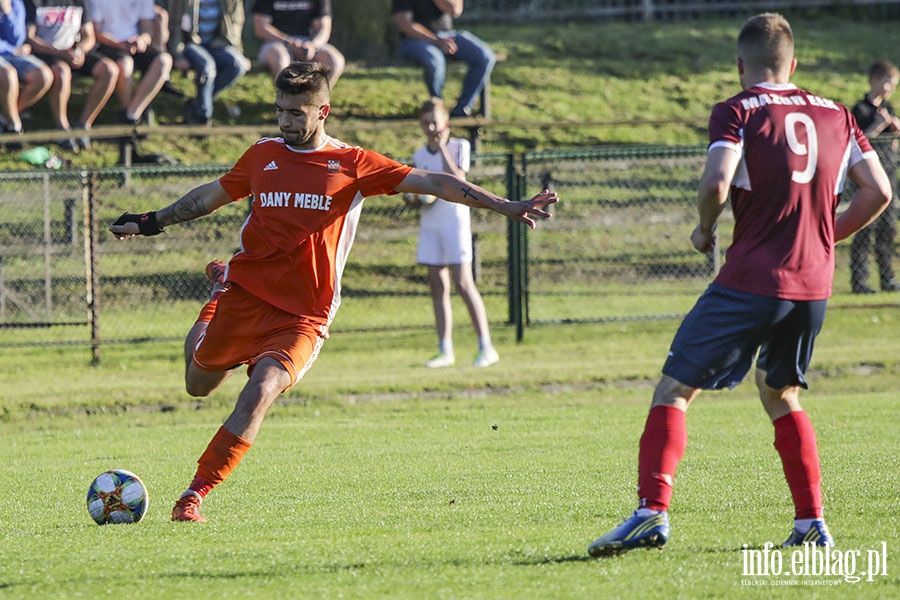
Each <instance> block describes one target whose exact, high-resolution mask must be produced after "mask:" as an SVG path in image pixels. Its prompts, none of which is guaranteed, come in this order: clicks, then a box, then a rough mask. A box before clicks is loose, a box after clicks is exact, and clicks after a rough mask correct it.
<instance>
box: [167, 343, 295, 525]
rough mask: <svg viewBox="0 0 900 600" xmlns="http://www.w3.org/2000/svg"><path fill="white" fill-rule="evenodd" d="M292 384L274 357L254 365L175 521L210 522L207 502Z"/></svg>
mask: <svg viewBox="0 0 900 600" xmlns="http://www.w3.org/2000/svg"><path fill="white" fill-rule="evenodd" d="M291 383H292V381H291V375H290V374H289V373H288V372H287V370H286V369H285V368H284V366H283V365H282V364H281V363H280V362H278V361H276V360H275V359H273V358H271V357H264V358H262V359H261V360H260V361H259V362H258V363H257V364H256V365H254V367H253V370H252V372H251V374H250V380H249V381H248V382H247V385H245V386H244V389H243V390H241V393H240V395H239V396H238V400H237V403H236V404H235V407H234V410H233V411H232V413H231V415H229V416H228V418H227V419H226V420H225V423H224V424H223V425H222V427H220V428H219V430H218V432H216V434H215V436H213V439H212V440H211V441H210V443H209V445H208V446H207V448H206V451H205V452H204V453H203V454H202V455H201V456H200V459H199V460H198V461H197V465H198V466H197V472H196V473H195V475H194V480H193V481H192V482H191V484H190V486H188V489H187V490H185V492H184V493H183V494H182V495H181V497H180V498H179V499H178V501H177V502H176V503H175V508H174V509H173V510H172V520H173V521H193V522H198V523H203V522H206V518H205V517H203V516H202V515H201V514H200V504H201V503H202V502H203V499H204V498H206V495H207V494H209V492H211V491H212V489H213V488H214V487H216V486H217V485H219V484H220V483H222V482H223V481H225V479H226V478H227V477H228V475H230V474H231V472H232V471H233V470H234V469H235V467H237V466H238V464H239V463H240V462H241V459H243V458H244V455H245V454H247V452H248V451H249V450H250V446H251V445H252V444H253V441H254V440H255V439H256V436H257V435H258V434H259V429H260V427H261V426H262V422H263V419H264V418H265V416H266V413H267V412H268V410H269V408H270V407H271V406H272V403H273V402H275V399H276V398H278V396H279V395H280V394H281V393H282V392H283V391H284V390H285V389H287V388H289V387H290V386H291Z"/></svg>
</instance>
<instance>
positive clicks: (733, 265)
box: [709, 83, 874, 300]
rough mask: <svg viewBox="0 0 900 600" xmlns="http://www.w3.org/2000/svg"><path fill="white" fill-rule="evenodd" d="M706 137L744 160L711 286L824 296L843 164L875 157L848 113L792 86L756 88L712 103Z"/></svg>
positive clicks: (785, 295)
mask: <svg viewBox="0 0 900 600" xmlns="http://www.w3.org/2000/svg"><path fill="white" fill-rule="evenodd" d="M709 141H710V146H709V147H710V149H711V148H715V147H722V146H724V147H728V148H732V149H733V150H734V151H736V152H738V153H740V155H741V161H740V164H739V165H738V168H737V172H736V173H735V176H734V179H733V180H732V187H731V206H732V209H733V211H734V219H735V224H734V241H733V243H732V244H731V247H730V248H729V249H728V252H727V253H726V255H725V256H726V259H725V265H724V266H723V267H722V270H721V272H720V273H719V276H718V277H717V278H716V283H718V284H720V285H723V286H725V287H729V288H732V289H735V290H738V291H742V292H748V293H751V294H757V295H760V296H767V297H773V298H783V299H786V300H824V299H827V298H828V297H829V296H831V284H832V280H833V279H834V221H835V218H836V212H837V205H838V199H839V197H840V194H841V192H842V190H843V187H844V181H845V178H846V176H847V170H848V169H849V167H851V166H853V165H855V164H856V163H857V162H859V161H861V160H863V159H864V158H866V157H868V156H869V154H870V153H871V154H872V155H874V151H873V150H872V146H871V145H870V144H869V141H868V140H867V139H866V137H865V136H864V135H863V133H862V131H860V130H859V128H858V127H857V126H856V121H855V120H854V119H853V116H852V115H851V114H850V111H848V110H847V109H846V108H845V107H844V106H842V105H840V104H838V103H837V102H834V101H832V100H828V99H826V98H822V97H819V96H816V95H814V94H811V93H809V92H806V91H803V90H800V89H798V88H797V87H796V86H794V85H792V84H781V85H779V84H772V83H760V84H757V85H756V86H754V87H752V88H750V89H747V90H744V91H743V92H741V93H740V94H738V95H737V96H734V97H733V98H731V99H729V100H726V101H725V102H721V103H719V104H717V105H716V107H715V108H714V109H713V111H712V115H711V116H710V120H709Z"/></svg>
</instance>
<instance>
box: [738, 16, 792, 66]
mask: <svg viewBox="0 0 900 600" xmlns="http://www.w3.org/2000/svg"><path fill="white" fill-rule="evenodd" d="M737 45H738V53H739V54H740V56H741V59H742V60H743V61H744V62H745V63H749V64H750V65H756V66H759V67H764V68H767V69H769V70H771V71H778V70H780V69H782V68H783V67H784V66H785V65H786V64H789V63H790V61H791V59H793V58H794V32H793V31H791V25H790V23H788V22H787V19H785V18H784V17H782V16H781V15H779V14H777V13H763V14H759V15H756V16H755V17H751V18H750V19H749V20H748V21H747V22H746V23H744V26H743V27H742V28H741V33H740V34H739V35H738V43H737Z"/></svg>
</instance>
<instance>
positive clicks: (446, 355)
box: [425, 352, 456, 369]
mask: <svg viewBox="0 0 900 600" xmlns="http://www.w3.org/2000/svg"><path fill="white" fill-rule="evenodd" d="M454 362H456V359H455V358H454V357H453V354H452V353H450V352H441V353H440V354H435V355H434V356H432V357H431V359H430V360H429V361H428V362H427V363H425V366H426V367H428V368H429V369H440V368H441V367H452V366H453V363H454Z"/></svg>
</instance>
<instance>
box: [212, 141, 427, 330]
mask: <svg viewBox="0 0 900 600" xmlns="http://www.w3.org/2000/svg"><path fill="white" fill-rule="evenodd" d="M410 170H412V168H411V167H409V166H407V165H403V164H400V163H398V162H396V161H393V160H391V159H389V158H387V157H385V156H382V155H380V154H378V153H376V152H371V151H368V150H363V149H362V148H358V147H354V146H348V145H347V144H344V143H343V142H340V141H338V140H335V139H333V138H328V139H327V140H326V142H325V143H324V144H323V145H322V146H321V147H320V148H317V149H315V150H306V151H304V150H296V149H293V148H291V147H289V146H287V145H286V144H285V143H284V140H283V139H281V138H272V139H269V138H266V139H262V140H260V141H259V142H257V143H256V144H255V145H254V146H252V147H250V148H249V149H248V150H247V151H246V152H245V153H244V155H243V156H242V157H241V158H240V160H238V162H237V163H236V164H235V165H234V167H233V168H232V169H231V170H230V171H229V172H228V173H227V174H225V175H224V176H223V177H222V178H221V179H220V180H219V181H220V183H221V184H222V187H223V188H224V189H225V191H226V192H227V193H228V195H229V196H231V197H232V198H233V199H234V200H239V199H241V198H246V197H247V196H249V195H251V194H252V195H253V205H252V211H251V213H250V216H249V217H247V220H246V221H245V222H244V225H243V227H242V229H241V250H240V252H238V253H237V254H235V256H234V257H233V258H232V259H231V261H230V262H229V265H228V280H229V281H232V282H234V283H236V284H238V285H239V286H241V287H242V288H244V289H245V290H247V291H248V292H250V293H251V294H253V295H255V296H257V297H258V298H261V299H262V300H264V301H266V302H268V303H269V304H271V305H273V306H275V307H277V308H280V309H281V310H284V311H287V312H290V313H293V314H296V315H300V316H304V317H308V318H310V319H312V320H314V321H316V322H318V323H320V324H322V325H325V326H327V325H328V324H330V323H331V320H332V319H333V318H334V314H335V312H336V311H337V308H338V306H339V305H340V301H341V275H342V273H343V271H344V265H345V264H346V261H347V255H348V254H349V252H350V246H351V245H352V244H353V238H354V237H355V235H356V226H357V224H358V222H359V215H360V212H361V210H362V203H363V200H364V199H365V198H366V197H367V196H377V195H379V194H393V193H396V192H395V191H394V188H395V187H396V186H397V185H399V184H400V182H401V181H403V179H404V178H405V177H406V176H407V175H408V174H409V172H410Z"/></svg>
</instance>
